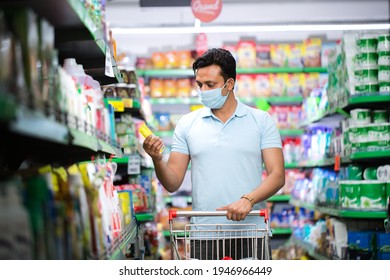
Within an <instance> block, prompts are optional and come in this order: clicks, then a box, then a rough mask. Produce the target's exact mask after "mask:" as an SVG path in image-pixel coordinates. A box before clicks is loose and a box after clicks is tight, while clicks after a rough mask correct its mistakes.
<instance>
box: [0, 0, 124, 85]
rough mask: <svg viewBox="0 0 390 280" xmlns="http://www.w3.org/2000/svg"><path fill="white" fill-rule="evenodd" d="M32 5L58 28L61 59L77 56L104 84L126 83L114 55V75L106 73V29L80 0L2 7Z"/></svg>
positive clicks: (8, 0)
mask: <svg viewBox="0 0 390 280" xmlns="http://www.w3.org/2000/svg"><path fill="white" fill-rule="evenodd" d="M15 6H22V7H31V8H32V9H33V10H34V11H35V12H36V13H37V14H38V15H39V16H41V17H43V18H45V19H47V20H48V21H49V22H50V23H51V24H52V25H53V26H54V27H55V34H56V36H55V40H56V41H55V47H56V48H57V49H58V50H59V61H60V62H62V61H63V59H64V58H68V57H73V58H75V59H76V60H77V62H78V63H79V64H82V65H83V66H84V69H85V72H86V73H87V74H88V75H91V76H92V77H94V79H95V80H97V81H98V82H100V84H101V85H106V84H111V83H117V82H122V81H123V79H122V77H121V74H120V72H119V70H118V68H117V65H116V61H115V59H114V57H113V56H112V54H111V55H110V60H111V63H112V71H113V74H114V77H109V76H106V75H105V68H106V55H107V53H108V51H109V46H108V44H107V42H105V41H104V39H103V38H104V36H103V31H102V30H101V29H100V28H99V27H98V26H96V24H95V23H94V22H93V20H92V19H91V17H90V15H89V14H88V12H87V10H86V9H85V7H84V6H83V4H82V3H81V2H80V1H79V0H57V1H45V0H34V1H24V0H15V1H13V0H5V1H2V2H1V7H15Z"/></svg>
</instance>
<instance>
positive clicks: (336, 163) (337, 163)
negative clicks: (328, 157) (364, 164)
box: [334, 155, 340, 171]
mask: <svg viewBox="0 0 390 280" xmlns="http://www.w3.org/2000/svg"><path fill="white" fill-rule="evenodd" d="M334 171H340V155H335V157H334Z"/></svg>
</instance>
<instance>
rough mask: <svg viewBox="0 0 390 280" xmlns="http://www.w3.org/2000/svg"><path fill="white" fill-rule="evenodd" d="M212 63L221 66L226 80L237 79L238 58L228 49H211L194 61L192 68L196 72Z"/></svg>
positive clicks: (222, 74)
mask: <svg viewBox="0 0 390 280" xmlns="http://www.w3.org/2000/svg"><path fill="white" fill-rule="evenodd" d="M210 65H218V66H219V67H220V68H221V76H222V77H223V78H224V80H225V82H226V81H227V80H228V79H229V78H232V79H233V80H234V81H236V60H235V59H234V57H233V55H232V54H231V53H230V52H229V51H228V50H225V49H221V48H212V49H209V50H208V51H206V52H205V53H204V54H203V55H202V56H200V57H198V58H197V59H196V60H195V61H194V63H193V64H192V69H193V70H194V73H195V74H196V70H198V69H199V68H203V67H207V66H210Z"/></svg>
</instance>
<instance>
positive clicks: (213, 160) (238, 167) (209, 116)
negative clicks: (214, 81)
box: [172, 100, 282, 226]
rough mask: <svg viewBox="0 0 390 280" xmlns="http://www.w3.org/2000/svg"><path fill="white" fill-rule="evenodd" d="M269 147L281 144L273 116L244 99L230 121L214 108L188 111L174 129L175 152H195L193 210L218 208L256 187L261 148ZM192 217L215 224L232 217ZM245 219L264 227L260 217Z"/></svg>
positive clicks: (262, 205)
mask: <svg viewBox="0 0 390 280" xmlns="http://www.w3.org/2000/svg"><path fill="white" fill-rule="evenodd" d="M237 101H238V100H237ZM267 148H282V144H281V139H280V134H279V131H278V129H277V127H276V125H275V123H274V121H273V119H272V117H271V116H270V115H269V113H267V112H265V111H261V110H258V109H255V108H252V107H249V106H247V105H245V104H243V103H241V102H240V101H238V105H237V108H236V111H235V112H234V114H233V115H232V117H231V118H230V119H229V120H228V121H227V122H226V123H223V122H222V121H220V120H219V119H218V118H217V117H216V116H215V115H214V114H213V113H212V111H211V109H209V108H202V109H199V110H196V111H193V112H191V113H189V114H187V115H185V116H183V117H182V118H181V120H180V121H179V122H178V124H177V126H176V128H175V131H174V135H173V143H172V152H178V153H183V154H187V155H190V159H191V181H192V209H193V210H200V211H215V209H216V208H218V207H221V206H225V205H228V204H230V203H232V202H234V201H236V200H238V199H240V197H241V196H242V195H243V194H246V193H248V192H250V191H252V190H253V189H254V188H256V187H257V186H258V185H259V184H260V183H261V180H262V172H263V161H262V157H261V150H262V149H267ZM260 208H265V202H261V203H258V204H256V205H255V206H254V207H253V209H254V210H256V209H260ZM192 222H194V223H197V224H203V223H204V224H209V223H213V224H215V223H226V222H227V219H226V217H195V218H193V219H192ZM228 222H230V223H231V222H232V221H228ZM240 222H241V223H256V224H258V225H259V226H263V224H262V221H261V219H260V218H259V217H255V216H251V217H247V218H246V219H245V221H240ZM233 223H237V222H233Z"/></svg>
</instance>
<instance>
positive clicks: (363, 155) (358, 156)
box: [349, 150, 390, 160]
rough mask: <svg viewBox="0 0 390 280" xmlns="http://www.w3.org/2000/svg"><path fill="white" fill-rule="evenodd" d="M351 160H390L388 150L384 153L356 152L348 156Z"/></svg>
mask: <svg viewBox="0 0 390 280" xmlns="http://www.w3.org/2000/svg"><path fill="white" fill-rule="evenodd" d="M349 158H350V159H351V160H367V159H370V160H371V159H372V160H376V159H386V158H390V150H384V151H367V152H356V153H353V154H351V155H350V156H349Z"/></svg>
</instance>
